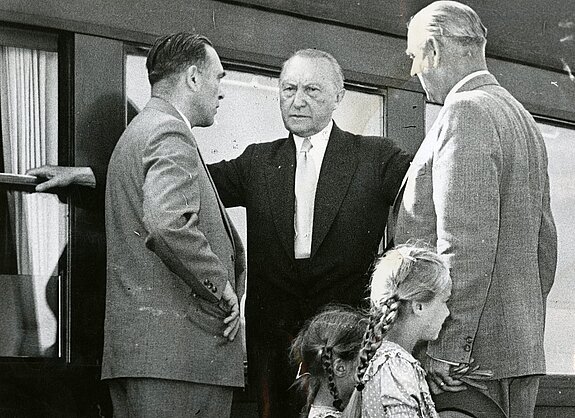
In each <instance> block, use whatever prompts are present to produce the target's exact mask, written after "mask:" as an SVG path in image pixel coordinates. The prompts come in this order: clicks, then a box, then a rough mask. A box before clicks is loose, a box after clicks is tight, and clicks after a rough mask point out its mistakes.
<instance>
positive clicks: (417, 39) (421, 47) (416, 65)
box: [405, 19, 438, 101]
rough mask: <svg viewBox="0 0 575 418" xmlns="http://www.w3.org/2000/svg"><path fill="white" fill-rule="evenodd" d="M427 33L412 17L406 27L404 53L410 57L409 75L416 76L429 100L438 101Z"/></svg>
mask: <svg viewBox="0 0 575 418" xmlns="http://www.w3.org/2000/svg"><path fill="white" fill-rule="evenodd" d="M428 42H429V35H428V33H427V32H426V31H425V29H423V25H421V24H418V20H417V19H413V20H412V21H411V23H410V24H409V28H408V29H407V49H406V50H405V52H406V54H407V55H408V56H409V57H410V58H411V61H412V62H411V71H410V75H411V76H412V77H413V76H417V78H419V82H420V83H421V87H423V90H425V93H426V94H427V99H428V100H430V101H438V100H437V99H438V97H436V96H437V95H436V94H435V91H434V89H435V85H434V77H433V75H434V71H435V68H434V65H433V57H432V56H431V55H430V54H431V53H430V51H429V49H428V46H429V43H428Z"/></svg>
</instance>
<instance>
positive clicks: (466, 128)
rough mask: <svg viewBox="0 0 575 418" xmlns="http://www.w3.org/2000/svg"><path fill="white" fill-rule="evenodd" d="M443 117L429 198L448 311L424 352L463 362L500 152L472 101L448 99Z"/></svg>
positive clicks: (480, 289) (486, 271) (484, 284)
mask: <svg viewBox="0 0 575 418" xmlns="http://www.w3.org/2000/svg"><path fill="white" fill-rule="evenodd" d="M444 118H445V121H446V122H444V125H443V126H442V127H441V132H440V135H439V138H438V140H437V143H436V147H435V150H434V159H433V166H432V170H433V171H432V172H433V202H434V207H435V211H436V215H437V225H436V230H437V251H438V253H439V254H440V255H441V256H443V258H444V260H446V262H447V264H448V266H449V269H450V272H451V278H452V281H453V288H452V293H451V299H450V302H449V305H448V306H449V309H450V311H451V315H450V317H449V318H448V319H447V320H446V322H445V324H444V327H443V330H442V333H441V334H440V337H439V339H438V340H437V341H434V342H431V343H430V344H429V348H428V354H429V355H430V356H431V357H433V358H437V359H442V360H448V361H454V362H458V363H468V362H470V354H471V351H472V342H473V339H474V338H475V335H476V332H477V328H478V325H479V319H480V317H481V312H482V311H483V308H484V306H485V303H486V299H487V293H488V290H489V286H490V284H491V278H492V273H493V269H494V266H495V255H496V249H497V245H498V231H499V222H500V217H499V213H500V212H499V208H500V196H499V182H500V173H501V164H502V154H501V148H500V145H499V139H498V134H497V131H496V127H495V125H494V123H493V121H492V120H491V119H490V116H489V115H488V114H487V112H486V111H485V109H483V108H482V107H481V106H479V105H478V104H477V103H474V102H471V101H469V100H465V101H459V102H456V103H453V104H452V105H450V108H449V109H446V113H445V116H444Z"/></svg>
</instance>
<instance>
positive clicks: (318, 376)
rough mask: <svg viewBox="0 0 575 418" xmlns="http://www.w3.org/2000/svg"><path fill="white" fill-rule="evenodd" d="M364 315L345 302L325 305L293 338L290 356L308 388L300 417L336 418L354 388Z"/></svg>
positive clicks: (299, 377) (304, 388)
mask: <svg viewBox="0 0 575 418" xmlns="http://www.w3.org/2000/svg"><path fill="white" fill-rule="evenodd" d="M366 323H367V321H366V318H365V316H364V315H363V314H362V313H360V312H358V311H356V310H354V309H352V308H351V307H349V306H345V305H328V306H327V307H326V308H324V310H322V311H321V312H320V313H318V314H317V315H316V316H314V317H313V318H312V319H311V320H309V321H308V322H307V323H306V324H305V325H304V327H303V328H302V329H301V331H300V332H299V334H298V336H297V337H296V338H295V339H294V341H293V343H292V347H291V358H292V361H293V362H294V363H295V364H298V363H299V370H300V372H299V373H298V379H297V380H298V383H300V386H301V388H302V389H303V390H305V391H306V392H307V405H306V407H305V409H304V411H302V414H301V417H308V418H339V417H340V416H341V411H342V410H343V408H344V407H345V405H346V404H347V401H348V399H349V397H350V395H351V393H352V391H353V390H354V386H355V371H356V368H357V355H358V353H359V349H360V347H361V338H362V335H363V331H364V330H365V327H366Z"/></svg>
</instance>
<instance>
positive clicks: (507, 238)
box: [394, 1, 557, 418]
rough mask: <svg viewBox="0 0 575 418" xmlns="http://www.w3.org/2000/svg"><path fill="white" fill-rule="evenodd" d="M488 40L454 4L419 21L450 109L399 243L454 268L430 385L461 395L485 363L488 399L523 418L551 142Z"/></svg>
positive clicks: (418, 65)
mask: <svg viewBox="0 0 575 418" xmlns="http://www.w3.org/2000/svg"><path fill="white" fill-rule="evenodd" d="M486 33H487V31H486V29H485V27H484V26H483V25H482V23H481V21H480V19H479V17H478V16H477V14H476V13H475V12H474V11H473V10H472V9H471V8H469V7H467V6H465V5H463V4H460V3H457V2H453V1H438V2H435V3H432V4H431V5H429V6H428V7H426V8H424V9H422V10H421V11H420V12H418V13H417V14H416V15H415V16H414V17H413V19H412V20H411V21H410V23H409V28H408V36H407V53H408V55H409V56H410V57H411V58H412V60H413V66H412V69H411V74H412V75H417V76H418V77H419V79H420V81H421V84H422V86H423V88H424V89H425V91H426V93H427V96H428V99H429V100H431V101H434V102H437V103H442V104H443V105H444V106H443V108H442V110H441V112H440V114H439V116H438V118H437V120H436V122H435V124H434V125H433V127H432V128H431V130H430V131H429V133H428V134H427V136H426V138H425V140H424V141H423V143H422V145H421V147H420V149H419V150H418V152H417V154H416V156H415V157H414V160H413V163H412V165H411V167H410V169H409V170H408V173H407V175H406V178H405V179H404V185H403V187H402V189H401V191H400V195H399V196H401V193H403V199H402V200H400V199H398V202H396V205H395V207H394V209H395V214H396V217H397V218H396V229H395V243H396V244H398V243H402V242H404V241H406V240H407V239H408V238H411V237H416V238H422V239H426V240H429V241H430V242H432V243H434V244H436V245H437V250H438V252H439V254H441V255H442V256H443V257H444V258H445V260H446V261H447V262H448V264H449V267H450V269H451V277H452V279H453V291H452V297H451V300H450V303H449V309H450V311H451V316H450V318H449V319H448V320H447V321H446V323H445V325H444V328H443V330H442V333H441V334H440V337H439V339H438V340H437V341H434V342H432V343H430V344H429V346H428V349H427V360H428V361H427V363H428V365H427V369H428V372H429V375H430V380H431V387H432V390H435V392H436V393H438V392H440V391H441V390H445V391H459V390H460V389H462V386H461V382H460V381H458V380H454V379H452V378H450V376H449V373H450V371H452V370H453V368H454V367H456V366H457V365H459V364H462V363H470V362H471V361H472V359H475V361H476V363H477V364H478V365H479V366H481V367H482V368H487V369H491V370H492V371H493V373H494V376H493V380H490V381H488V382H487V387H488V393H489V396H490V397H492V398H493V399H494V400H495V401H496V402H497V403H498V404H499V405H500V406H501V407H502V409H503V410H504V411H505V412H506V413H508V415H509V416H511V417H522V418H525V417H530V416H533V411H534V407H535V400H536V396H537V391H538V386H539V375H541V374H544V373H545V354H544V351H543V331H544V324H545V303H546V298H547V295H548V293H549V290H550V288H551V285H552V284H553V280H554V274H555V266H556V257H557V236H556V230H555V224H554V221H553V217H552V214H551V209H550V203H549V178H548V174H547V154H546V150H545V145H544V143H543V138H542V136H541V133H540V131H539V129H538V127H537V125H536V123H535V121H534V120H533V118H532V117H531V115H530V114H529V113H528V112H527V111H526V110H525V109H524V108H523V106H522V105H521V104H520V103H519V102H518V101H517V100H516V99H515V98H513V97H512V96H511V95H510V94H509V92H508V91H507V90H505V89H504V88H502V87H501V86H500V85H499V84H498V82H497V81H496V79H495V77H493V75H491V74H490V73H489V72H488V71H487V66H486V61H485V43H486ZM459 394H460V396H463V397H465V396H466V395H465V392H460V393H459Z"/></svg>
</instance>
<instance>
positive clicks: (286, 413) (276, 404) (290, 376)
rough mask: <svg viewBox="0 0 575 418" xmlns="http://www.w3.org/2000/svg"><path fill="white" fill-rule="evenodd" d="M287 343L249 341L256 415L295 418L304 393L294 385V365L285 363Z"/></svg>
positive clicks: (295, 371) (251, 379) (287, 350)
mask: <svg viewBox="0 0 575 418" xmlns="http://www.w3.org/2000/svg"><path fill="white" fill-rule="evenodd" d="M288 353H289V342H285V341H283V339H282V340H280V341H277V344H270V342H269V341H265V342H256V341H253V340H252V341H251V343H250V349H249V354H250V355H249V358H248V369H249V373H250V385H252V387H253V390H254V391H255V393H256V396H257V401H258V411H259V416H260V418H297V417H299V414H300V411H301V410H302V408H303V406H304V405H305V395H303V393H302V391H301V390H300V388H299V387H298V385H294V382H295V378H296V374H297V368H294V367H293V365H291V364H290V362H289V355H288Z"/></svg>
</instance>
